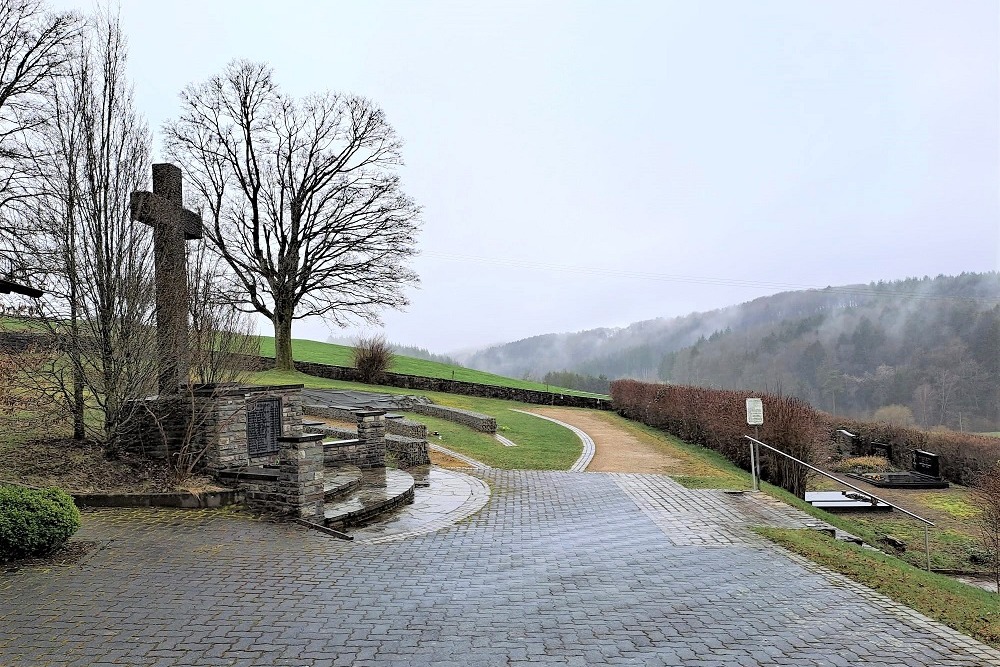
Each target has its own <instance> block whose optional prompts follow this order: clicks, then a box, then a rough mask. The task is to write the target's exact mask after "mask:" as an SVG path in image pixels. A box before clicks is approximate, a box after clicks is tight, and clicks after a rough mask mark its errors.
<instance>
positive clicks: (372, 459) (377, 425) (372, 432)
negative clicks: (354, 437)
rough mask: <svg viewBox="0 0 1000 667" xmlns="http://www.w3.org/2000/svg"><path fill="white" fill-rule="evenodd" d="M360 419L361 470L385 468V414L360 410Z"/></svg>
mask: <svg viewBox="0 0 1000 667" xmlns="http://www.w3.org/2000/svg"><path fill="white" fill-rule="evenodd" d="M354 414H355V416H356V417H357V418H358V441H359V442H358V448H359V449H360V450H361V456H360V460H359V462H358V467H359V468H384V467H385V412H384V411H383V410H360V411H358V412H355V413H354Z"/></svg>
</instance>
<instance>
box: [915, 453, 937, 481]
mask: <svg viewBox="0 0 1000 667" xmlns="http://www.w3.org/2000/svg"><path fill="white" fill-rule="evenodd" d="M910 470H912V471H913V472H917V473H920V474H921V475H927V476H928V477H940V476H941V457H940V456H938V455H937V454H932V453H930V452H925V451H923V450H920V449H915V450H913V465H911V466H910Z"/></svg>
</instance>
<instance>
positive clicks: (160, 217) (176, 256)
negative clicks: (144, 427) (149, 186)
mask: <svg viewBox="0 0 1000 667" xmlns="http://www.w3.org/2000/svg"><path fill="white" fill-rule="evenodd" d="M181 178H182V177H181V170H180V169H179V168H178V167H176V166H175V165H172V164H166V163H164V164H154V165H153V191H152V192H133V193H132V198H131V201H130V202H129V207H130V212H131V218H132V220H138V221H139V222H142V223H144V224H147V225H149V226H150V227H152V228H153V260H154V265H155V267H156V337H157V348H158V350H157V353H158V362H159V388H160V393H161V394H164V395H170V394H176V393H178V392H179V391H180V385H181V384H184V383H186V382H187V379H188V378H187V373H188V358H189V354H188V283H187V248H186V246H185V242H186V241H190V240H193V239H200V238H201V237H202V231H201V217H200V216H199V215H198V214H197V213H195V212H193V211H189V210H187V209H186V208H184V197H183V195H182V181H181Z"/></svg>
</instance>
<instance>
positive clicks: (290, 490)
mask: <svg viewBox="0 0 1000 667" xmlns="http://www.w3.org/2000/svg"><path fill="white" fill-rule="evenodd" d="M278 442H279V443H280V447H281V454H280V463H279V468H278V493H279V495H280V496H281V497H282V498H283V502H284V506H285V512H286V513H287V514H289V515H291V516H292V517H294V518H298V519H308V520H310V521H316V522H318V523H322V521H323V481H324V475H323V434H322V433H308V434H305V435H290V436H281V437H279V438H278Z"/></svg>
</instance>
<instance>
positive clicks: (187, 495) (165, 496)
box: [71, 490, 243, 509]
mask: <svg viewBox="0 0 1000 667" xmlns="http://www.w3.org/2000/svg"><path fill="white" fill-rule="evenodd" d="M71 495H72V496H73V502H74V503H75V504H76V506H77V507H175V508H179V509H204V508H213V507H225V506H226V505H233V504H235V503H239V502H242V501H243V494H242V493H240V492H239V491H233V490H229V491H206V492H204V493H200V494H195V493H191V492H190V491H174V492H168V493H74V494H71Z"/></svg>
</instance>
